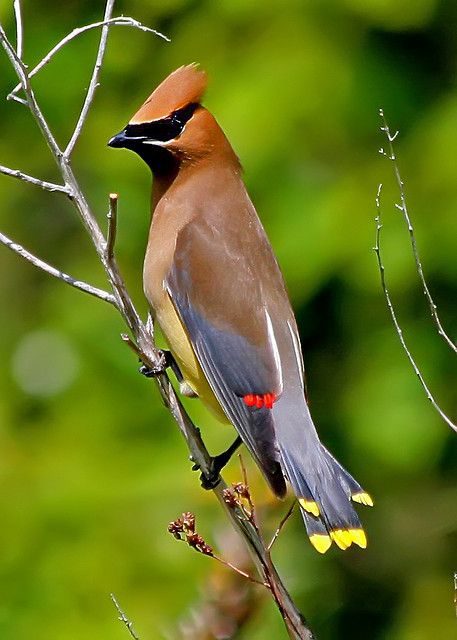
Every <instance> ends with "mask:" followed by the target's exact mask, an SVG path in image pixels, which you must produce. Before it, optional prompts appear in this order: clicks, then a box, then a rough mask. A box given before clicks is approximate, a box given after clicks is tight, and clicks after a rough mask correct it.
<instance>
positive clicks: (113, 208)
mask: <svg viewBox="0 0 457 640" xmlns="http://www.w3.org/2000/svg"><path fill="white" fill-rule="evenodd" d="M118 199H119V196H118V195H117V193H110V194H109V211H108V215H107V218H108V240H107V241H106V259H107V260H108V261H110V260H112V259H113V257H114V245H115V243H116V233H117V201H118Z"/></svg>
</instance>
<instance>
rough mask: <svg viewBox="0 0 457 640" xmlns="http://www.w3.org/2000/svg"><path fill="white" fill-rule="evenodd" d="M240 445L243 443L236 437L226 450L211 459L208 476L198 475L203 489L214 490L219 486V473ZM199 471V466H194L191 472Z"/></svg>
mask: <svg viewBox="0 0 457 640" xmlns="http://www.w3.org/2000/svg"><path fill="white" fill-rule="evenodd" d="M242 443H243V441H242V440H241V438H240V436H237V438H236V439H235V440H234V442H232V444H231V445H230V446H229V448H228V449H226V450H225V451H223V452H222V453H220V454H219V455H217V456H214V457H213V458H211V463H210V470H209V474H205V473H202V474H201V475H200V482H201V485H202V487H203V489H207V490H209V489H214V487H215V486H216V485H218V484H219V482H220V479H221V478H220V475H219V474H220V472H221V471H222V469H223V468H224V467H225V465H226V464H227V462H228V461H229V460H230V458H231V457H232V456H233V454H234V453H235V451H236V450H237V449H238V447H239V446H240V445H241V444H242ZM199 469H200V465H198V464H194V466H193V467H192V470H193V471H198V470H199Z"/></svg>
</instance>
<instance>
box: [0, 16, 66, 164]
mask: <svg viewBox="0 0 457 640" xmlns="http://www.w3.org/2000/svg"><path fill="white" fill-rule="evenodd" d="M0 43H1V44H2V47H3V48H4V49H5V52H6V55H7V56H8V58H9V59H10V62H11V64H12V66H13V68H14V70H15V72H16V75H17V76H18V78H19V80H20V85H21V86H22V88H23V90H24V92H25V95H26V97H27V105H28V106H29V108H30V112H31V113H32V115H33V116H34V118H35V120H36V122H37V124H38V126H39V128H40V130H41V132H42V134H43V137H44V139H45V140H46V143H47V145H48V147H49V148H50V149H51V152H52V154H53V155H54V157H55V158H60V157H61V156H62V152H61V150H60V148H59V145H58V144H57V142H56V139H55V138H54V136H53V134H52V132H51V130H50V128H49V125H48V123H47V121H46V119H45V118H44V116H43V114H42V112H41V109H40V107H39V106H38V103H37V101H36V98H35V94H34V92H33V89H32V87H31V85H30V79H29V75H28V72H27V69H26V68H25V66H24V63H23V62H22V60H21V59H20V58H19V57H18V55H17V53H16V51H15V50H14V47H13V46H12V44H11V43H10V41H9V40H8V38H7V35H6V33H5V30H4V29H3V27H2V26H1V25H0Z"/></svg>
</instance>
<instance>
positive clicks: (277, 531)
mask: <svg viewBox="0 0 457 640" xmlns="http://www.w3.org/2000/svg"><path fill="white" fill-rule="evenodd" d="M296 503H297V501H296V500H293V501H292V504H291V505H290V507H289V508H288V510H287V512H286V515H285V516H284V517H283V518H282V520H281V521H280V523H279V524H278V528H277V529H276V531H275V532H274V534H273V537H272V539H271V540H270V544H269V545H268V547H267V549H268V551H271V549H272V547H273V545H274V543H275V542H276V540H277V539H278V536H279V534H280V533H281V531H282V530H283V528H284V525H285V524H286V522H287V521H288V519H289V518H290V516H291V515H292V513H293V510H294V509H295V505H296Z"/></svg>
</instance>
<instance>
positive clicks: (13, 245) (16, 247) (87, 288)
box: [0, 232, 116, 306]
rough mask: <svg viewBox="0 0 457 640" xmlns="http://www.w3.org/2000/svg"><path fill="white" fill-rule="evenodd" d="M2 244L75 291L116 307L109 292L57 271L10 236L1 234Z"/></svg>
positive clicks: (0, 241) (113, 298)
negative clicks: (77, 290)
mask: <svg viewBox="0 0 457 640" xmlns="http://www.w3.org/2000/svg"><path fill="white" fill-rule="evenodd" d="M0 243H1V244H4V245H5V247H8V249H11V251H14V253H17V254H18V255H20V256H21V258H24V260H27V261H28V262H30V263H31V264H33V265H34V266H35V267H37V268H38V269H41V270H42V271H45V272H46V273H48V274H49V275H51V276H53V277H54V278H57V279H58V280H62V281H63V282H65V283H66V284H69V285H71V286H72V287H75V289H79V290H80V291H84V292H85V293H89V294H90V295H91V296H95V297H96V298H100V300H104V301H105V302H109V303H110V304H112V305H114V306H116V299H115V297H114V296H113V294H111V293H108V292H107V291H103V290H102V289H98V288H97V287H93V286H92V285H91V284H87V282H82V280H76V279H75V278H72V277H71V276H69V275H68V274H67V273H64V272H63V271H60V269H56V268H55V267H53V266H51V265H50V264H48V263H47V262H44V260H41V259H40V258H38V257H37V256H35V255H33V253H30V251H27V249H24V247H23V246H22V245H20V244H17V242H14V241H13V240H11V239H10V238H8V236H5V234H4V233H1V232H0Z"/></svg>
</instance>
